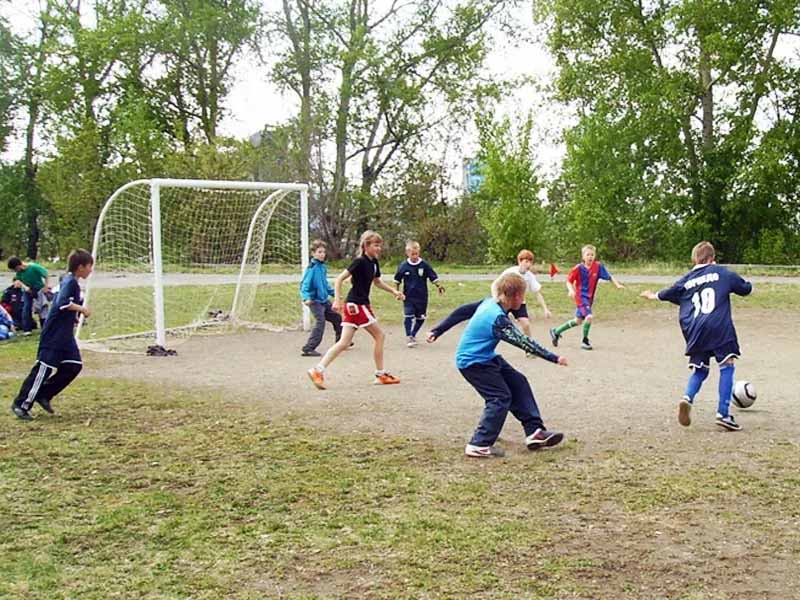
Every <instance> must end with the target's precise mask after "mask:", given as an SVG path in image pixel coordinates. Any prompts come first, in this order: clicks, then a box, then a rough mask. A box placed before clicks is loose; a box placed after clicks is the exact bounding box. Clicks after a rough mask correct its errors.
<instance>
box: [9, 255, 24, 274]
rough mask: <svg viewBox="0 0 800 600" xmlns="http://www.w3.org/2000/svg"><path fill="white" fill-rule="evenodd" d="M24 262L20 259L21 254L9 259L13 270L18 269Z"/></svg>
mask: <svg viewBox="0 0 800 600" xmlns="http://www.w3.org/2000/svg"><path fill="white" fill-rule="evenodd" d="M21 264H22V261H21V260H20V259H19V256H12V257H10V258H9V259H8V268H9V269H11V270H12V271H16V270H17V267H18V266H20V265H21Z"/></svg>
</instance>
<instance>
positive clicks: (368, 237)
mask: <svg viewBox="0 0 800 600" xmlns="http://www.w3.org/2000/svg"><path fill="white" fill-rule="evenodd" d="M372 242H383V238H382V237H381V234H379V233H378V232H377V231H372V230H371V229H367V230H366V231H365V232H364V233H362V234H361V239H359V240H358V255H359V256H364V248H366V247H367V244H369V243H372Z"/></svg>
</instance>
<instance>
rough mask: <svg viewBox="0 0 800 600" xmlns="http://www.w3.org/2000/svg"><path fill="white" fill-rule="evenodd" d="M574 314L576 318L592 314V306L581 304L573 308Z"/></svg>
mask: <svg viewBox="0 0 800 600" xmlns="http://www.w3.org/2000/svg"><path fill="white" fill-rule="evenodd" d="M575 316H576V317H577V318H578V319H585V318H586V317H591V316H592V307H591V305H589V304H581V305H580V306H578V307H576V308H575Z"/></svg>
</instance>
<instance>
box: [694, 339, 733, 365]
mask: <svg viewBox="0 0 800 600" xmlns="http://www.w3.org/2000/svg"><path fill="white" fill-rule="evenodd" d="M739 353H740V351H739V344H738V342H729V343H727V344H724V345H722V346H720V347H719V348H715V349H714V350H706V351H704V352H694V353H692V354H689V368H690V369H707V368H708V367H710V366H711V357H712V356H713V357H714V358H715V359H716V361H717V364H718V365H721V364H722V363H724V362H725V361H726V360H728V359H729V358H739Z"/></svg>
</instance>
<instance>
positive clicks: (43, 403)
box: [36, 398, 56, 415]
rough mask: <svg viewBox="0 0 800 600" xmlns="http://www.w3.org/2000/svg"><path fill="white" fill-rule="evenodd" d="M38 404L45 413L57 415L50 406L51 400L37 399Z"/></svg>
mask: <svg viewBox="0 0 800 600" xmlns="http://www.w3.org/2000/svg"><path fill="white" fill-rule="evenodd" d="M36 403H37V404H38V405H39V406H41V407H42V408H43V409H44V412H46V413H50V414H51V415H54V414H56V411H54V410H53V407H52V406H50V398H37V399H36Z"/></svg>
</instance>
